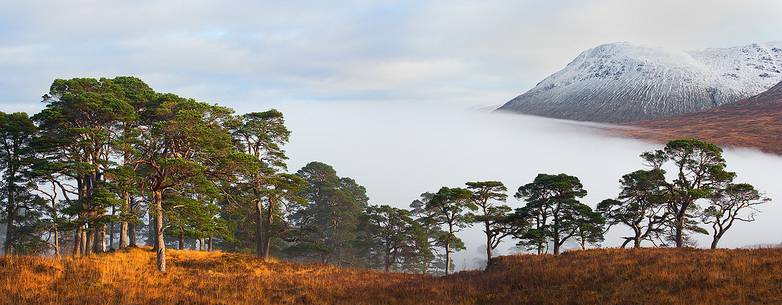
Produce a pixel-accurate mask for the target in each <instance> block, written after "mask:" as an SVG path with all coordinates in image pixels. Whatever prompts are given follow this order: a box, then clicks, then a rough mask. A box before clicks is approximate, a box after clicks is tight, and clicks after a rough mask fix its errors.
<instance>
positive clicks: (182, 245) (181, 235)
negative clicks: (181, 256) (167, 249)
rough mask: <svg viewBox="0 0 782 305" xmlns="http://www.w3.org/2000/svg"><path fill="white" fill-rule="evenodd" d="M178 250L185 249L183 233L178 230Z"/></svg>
mask: <svg viewBox="0 0 782 305" xmlns="http://www.w3.org/2000/svg"><path fill="white" fill-rule="evenodd" d="M177 248H178V249H179V250H184V249H185V231H183V230H180V231H179V245H178V247H177Z"/></svg>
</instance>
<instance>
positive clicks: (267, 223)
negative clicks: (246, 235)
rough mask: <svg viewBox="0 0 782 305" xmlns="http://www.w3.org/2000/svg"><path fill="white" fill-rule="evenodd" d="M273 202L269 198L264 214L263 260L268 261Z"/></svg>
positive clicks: (272, 199)
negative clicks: (267, 208) (267, 207)
mask: <svg viewBox="0 0 782 305" xmlns="http://www.w3.org/2000/svg"><path fill="white" fill-rule="evenodd" d="M274 206H275V202H274V198H272V197H269V210H268V211H267V213H266V220H265V221H264V224H263V226H264V227H263V259H264V260H269V250H270V246H271V240H272V234H271V228H272V221H273V217H272V211H273V210H274Z"/></svg>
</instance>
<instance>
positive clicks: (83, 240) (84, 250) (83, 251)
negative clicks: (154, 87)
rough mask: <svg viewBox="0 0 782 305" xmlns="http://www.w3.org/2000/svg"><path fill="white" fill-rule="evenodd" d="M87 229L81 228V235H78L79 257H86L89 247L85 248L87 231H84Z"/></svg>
mask: <svg viewBox="0 0 782 305" xmlns="http://www.w3.org/2000/svg"><path fill="white" fill-rule="evenodd" d="M86 229H87V227H86V226H85V227H83V228H82V229H81V234H79V235H80V236H81V237H80V238H79V251H80V253H81V255H88V254H89V249H90V247H87V236H88V235H89V234H88V233H89V231H87V230H86Z"/></svg>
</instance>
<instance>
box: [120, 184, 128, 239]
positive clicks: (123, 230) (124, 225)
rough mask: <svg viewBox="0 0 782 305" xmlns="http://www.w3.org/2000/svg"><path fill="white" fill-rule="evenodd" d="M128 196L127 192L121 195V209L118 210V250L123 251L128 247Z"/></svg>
mask: <svg viewBox="0 0 782 305" xmlns="http://www.w3.org/2000/svg"><path fill="white" fill-rule="evenodd" d="M128 210H130V194H128V192H123V193H122V208H121V209H120V217H121V218H122V221H121V222H120V225H119V248H120V249H125V248H127V247H128V221H127V218H128V215H130V213H129V211H128Z"/></svg>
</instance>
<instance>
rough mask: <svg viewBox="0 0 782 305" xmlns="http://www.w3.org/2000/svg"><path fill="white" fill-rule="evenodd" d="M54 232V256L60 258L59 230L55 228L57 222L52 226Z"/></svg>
mask: <svg viewBox="0 0 782 305" xmlns="http://www.w3.org/2000/svg"><path fill="white" fill-rule="evenodd" d="M52 231H53V232H54V257H56V258H60V231H59V230H57V223H55V224H54V225H53V226H52Z"/></svg>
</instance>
